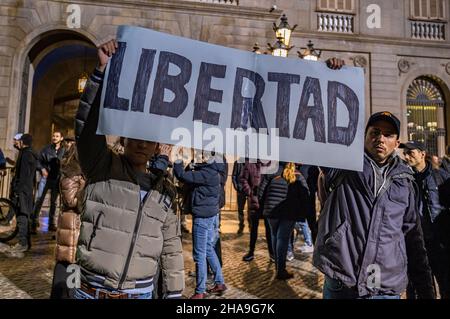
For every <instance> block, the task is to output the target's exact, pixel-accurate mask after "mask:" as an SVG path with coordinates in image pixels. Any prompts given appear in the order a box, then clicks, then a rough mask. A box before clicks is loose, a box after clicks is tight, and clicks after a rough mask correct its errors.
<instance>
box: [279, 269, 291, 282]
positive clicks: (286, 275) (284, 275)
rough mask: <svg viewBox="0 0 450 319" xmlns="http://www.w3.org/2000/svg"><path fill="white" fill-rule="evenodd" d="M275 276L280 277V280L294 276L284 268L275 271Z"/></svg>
mask: <svg viewBox="0 0 450 319" xmlns="http://www.w3.org/2000/svg"><path fill="white" fill-rule="evenodd" d="M276 278H277V279H280V280H287V279H291V278H294V275H293V274H291V273H290V272H288V271H286V270H285V271H282V272H280V273H277V276H276Z"/></svg>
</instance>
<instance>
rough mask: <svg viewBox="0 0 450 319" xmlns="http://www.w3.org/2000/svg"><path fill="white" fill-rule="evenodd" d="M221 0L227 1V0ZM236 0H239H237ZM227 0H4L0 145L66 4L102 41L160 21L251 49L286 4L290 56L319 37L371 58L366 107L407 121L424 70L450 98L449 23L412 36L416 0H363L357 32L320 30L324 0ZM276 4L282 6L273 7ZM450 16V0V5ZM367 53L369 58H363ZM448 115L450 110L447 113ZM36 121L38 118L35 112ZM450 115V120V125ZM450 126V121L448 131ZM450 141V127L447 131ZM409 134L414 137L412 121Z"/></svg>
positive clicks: (330, 51) (341, 52)
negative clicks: (38, 51) (32, 55)
mask: <svg viewBox="0 0 450 319" xmlns="http://www.w3.org/2000/svg"><path fill="white" fill-rule="evenodd" d="M219 2H220V3H219ZM234 3H235V2H234ZM234 3H232V4H229V3H228V2H227V3H224V1H223V0H222V1H219V0H205V1H195V0H189V1H181V0H172V1H167V0H166V1H161V0H160V1H151V0H130V1H126V2H123V1H119V0H97V1H93V0H73V1H66V0H47V1H46V0H21V1H17V0H14V1H13V0H2V1H1V3H0V25H1V27H0V147H2V148H3V149H6V151H7V153H8V152H10V151H12V150H11V142H10V141H11V139H12V137H13V136H14V134H15V133H16V132H17V127H18V111H19V103H20V95H21V94H22V93H23V92H22V87H23V83H22V82H23V81H22V76H23V72H24V64H25V62H26V57H27V53H28V51H29V50H30V49H31V48H32V47H33V45H34V44H35V43H37V42H38V41H39V40H40V39H42V38H43V37H45V35H46V32H48V31H52V30H68V29H69V28H68V27H67V25H66V19H67V16H68V13H66V9H67V7H68V5H70V4H79V5H80V7H81V28H80V29H76V30H75V31H76V32H79V33H80V34H82V35H84V36H85V37H86V38H88V39H90V40H91V41H92V42H93V43H94V44H96V45H99V44H100V43H102V42H103V41H105V40H108V39H110V38H112V37H113V36H114V35H115V32H116V29H117V26H118V25H121V24H130V25H138V26H142V27H147V28H153V29H157V30H160V31H164V32H168V33H171V34H175V35H181V36H184V37H188V38H192V39H198V40H202V41H206V42H210V43H215V44H220V45H224V46H228V47H234V48H238V49H243V50H250V49H251V47H252V46H253V43H254V42H259V43H260V44H265V43H267V42H272V43H273V42H274V33H273V31H272V22H275V21H276V20H277V18H278V17H279V15H280V14H281V11H282V10H283V11H284V12H285V13H286V14H287V16H288V18H289V23H290V24H291V25H293V24H298V27H297V29H296V31H295V32H294V34H293V39H292V44H293V45H295V46H296V48H295V49H293V50H292V51H291V54H290V56H291V57H293V58H294V57H296V51H297V48H300V47H304V46H305V45H306V43H307V40H312V41H313V42H314V44H315V47H316V48H319V49H322V50H324V53H323V56H324V57H329V56H338V57H343V58H345V59H346V61H347V63H354V61H355V58H356V57H359V58H358V59H356V60H358V61H360V62H361V61H363V62H364V60H365V63H366V67H365V69H366V110H367V116H368V114H369V113H371V112H375V111H379V110H386V109H389V110H390V111H392V112H393V113H395V114H397V115H398V116H400V117H401V118H402V119H403V122H405V121H406V106H405V94H406V89H407V87H408V85H409V84H410V83H411V82H412V80H413V79H414V78H415V77H417V76H419V75H426V74H433V75H435V76H437V77H439V78H440V79H441V80H442V83H443V89H444V92H445V94H446V96H447V98H448V96H449V91H448V88H449V87H450V74H449V73H450V71H449V72H447V71H446V70H445V65H446V64H447V63H450V40H449V34H450V32H449V26H448V25H447V26H446V40H445V41H424V40H413V39H411V35H410V21H409V19H408V18H409V12H410V8H409V6H410V0H399V1H384V0H360V1H357V0H355V3H356V10H355V16H354V21H355V26H354V29H355V33H354V34H340V33H325V32H319V31H317V12H316V8H317V1H316V0H275V1H273V0H240V1H239V5H235V4H234ZM372 3H375V4H378V5H379V6H380V8H381V28H379V29H377V28H375V29H371V28H369V27H368V26H367V18H368V17H369V13H367V12H366V9H367V6H368V5H369V4H372ZM273 4H275V5H276V6H277V9H276V10H273V11H272V12H269V11H270V10H269V9H270V8H271V6H272V5H273ZM446 9H447V11H448V12H447V17H449V16H450V11H449V10H450V6H449V5H447V7H446ZM361 57H362V58H363V59H361ZM402 59H404V60H406V61H408V62H409V65H410V68H409V70H408V71H407V72H404V73H402V72H400V71H399V69H398V63H399V61H400V60H402ZM447 101H448V102H447V103H449V104H450V100H447ZM447 114H448V112H447ZM30 120H31V121H33V119H32V118H31V119H30ZM448 122H449V120H448V119H447V125H448V124H449V123H448ZM449 128H450V127H449V126H447V131H448V129H449ZM447 134H448V135H447V142H448V141H449V140H450V139H449V138H448V136H450V135H449V133H448V132H447ZM402 135H403V137H406V127H405V126H404V129H403V132H402Z"/></svg>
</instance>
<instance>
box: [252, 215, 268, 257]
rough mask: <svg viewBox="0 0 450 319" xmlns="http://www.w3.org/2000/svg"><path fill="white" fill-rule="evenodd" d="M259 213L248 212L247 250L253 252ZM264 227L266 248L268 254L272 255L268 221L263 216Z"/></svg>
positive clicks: (256, 237)
mask: <svg viewBox="0 0 450 319" xmlns="http://www.w3.org/2000/svg"><path fill="white" fill-rule="evenodd" d="M259 220H260V214H259V213H249V214H248V224H249V227H250V249H249V252H250V253H251V254H253V253H254V252H255V246H256V240H257V239H258V227H259ZM264 227H265V229H266V241H267V250H268V251H269V255H270V256H274V254H273V249H272V236H271V233H270V226H269V222H268V221H267V219H266V218H264Z"/></svg>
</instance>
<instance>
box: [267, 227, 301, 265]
mask: <svg viewBox="0 0 450 319" xmlns="http://www.w3.org/2000/svg"><path fill="white" fill-rule="evenodd" d="M269 226H270V232H271V236H272V249H273V251H274V256H275V266H276V267H277V273H283V272H284V271H286V255H287V252H288V246H289V242H290V238H291V234H292V231H293V230H294V226H295V221H293V220H287V219H275V218H269Z"/></svg>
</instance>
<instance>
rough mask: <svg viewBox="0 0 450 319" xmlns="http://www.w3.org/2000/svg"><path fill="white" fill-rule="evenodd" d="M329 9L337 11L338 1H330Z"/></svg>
mask: <svg viewBox="0 0 450 319" xmlns="http://www.w3.org/2000/svg"><path fill="white" fill-rule="evenodd" d="M328 9H329V10H336V9H337V8H336V0H328Z"/></svg>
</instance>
